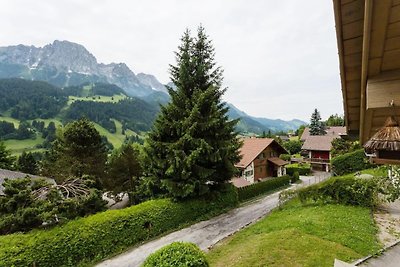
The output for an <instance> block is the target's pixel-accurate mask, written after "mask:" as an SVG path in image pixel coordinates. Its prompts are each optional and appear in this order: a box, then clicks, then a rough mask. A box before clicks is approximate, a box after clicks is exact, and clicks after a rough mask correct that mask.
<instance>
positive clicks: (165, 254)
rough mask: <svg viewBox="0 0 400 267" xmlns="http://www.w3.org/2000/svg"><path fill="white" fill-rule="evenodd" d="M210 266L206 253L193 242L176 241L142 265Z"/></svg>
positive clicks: (144, 266) (155, 253) (149, 266)
mask: <svg viewBox="0 0 400 267" xmlns="http://www.w3.org/2000/svg"><path fill="white" fill-rule="evenodd" d="M176 266H179V267H208V266H209V264H208V262H207V258H206V255H205V254H204V252H202V251H201V250H200V249H199V248H198V247H197V246H196V245H195V244H193V243H184V242H174V243H172V244H169V245H167V246H165V247H163V248H160V249H159V250H157V251H156V252H154V253H152V254H151V255H150V256H149V257H147V259H146V261H145V262H144V264H143V265H142V267H176Z"/></svg>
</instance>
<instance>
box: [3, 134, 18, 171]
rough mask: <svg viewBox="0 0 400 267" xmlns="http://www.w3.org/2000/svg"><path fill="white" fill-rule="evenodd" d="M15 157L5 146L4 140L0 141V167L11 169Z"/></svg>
mask: <svg viewBox="0 0 400 267" xmlns="http://www.w3.org/2000/svg"><path fill="white" fill-rule="evenodd" d="M14 162H15V157H13V156H12V155H11V151H10V150H8V149H7V148H6V145H5V144H4V142H2V141H0V169H9V170H11V169H13V168H14Z"/></svg>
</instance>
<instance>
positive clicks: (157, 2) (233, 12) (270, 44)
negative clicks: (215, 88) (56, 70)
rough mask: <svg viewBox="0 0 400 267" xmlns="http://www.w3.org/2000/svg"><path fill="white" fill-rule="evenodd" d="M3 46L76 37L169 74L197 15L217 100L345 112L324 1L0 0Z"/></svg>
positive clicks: (291, 114) (95, 50) (264, 109)
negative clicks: (214, 70)
mask: <svg viewBox="0 0 400 267" xmlns="http://www.w3.org/2000/svg"><path fill="white" fill-rule="evenodd" d="M0 7H1V8H0V25H1V26H0V46H8V45H16V44H25V45H35V46H40V47H42V46H44V45H46V44H48V43H52V42H53V41H54V40H68V41H71V42H75V43H79V44H82V45H83V46H85V47H86V49H88V50H89V51H90V52H91V53H92V54H93V55H94V56H95V57H96V58H97V60H98V62H99V63H105V64H108V63H111V62H116V63H119V62H124V63H126V64H127V65H128V66H129V67H130V68H131V69H132V70H133V71H134V72H135V73H139V72H144V73H149V74H153V75H155V76H156V77H157V79H158V80H159V81H160V82H162V83H167V82H169V73H168V68H169V64H174V63H175V58H174V51H176V50H177V47H178V45H179V44H180V37H181V36H182V34H183V32H184V31H185V29H186V28H188V29H190V30H191V31H192V33H193V35H194V34H195V33H196V30H197V27H198V26H199V25H200V24H202V25H203V26H204V27H205V29H206V32H207V34H208V35H209V37H210V39H211V40H212V41H213V45H214V47H215V52H216V55H215V60H216V62H217V64H218V65H219V66H221V67H222V68H223V69H224V86H226V87H227V88H228V90H227V92H226V93H225V95H224V100H225V101H228V102H230V103H232V104H234V105H235V106H236V107H237V108H239V109H240V110H243V111H244V112H246V113H247V114H249V115H252V116H256V117H267V118H273V119H278V118H279V119H285V120H290V119H293V118H297V119H302V120H305V121H309V119H310V116H311V113H312V112H313V110H314V109H315V108H317V109H318V110H319V111H320V113H321V116H322V118H323V119H326V118H327V117H329V115H331V114H335V113H338V114H343V104H342V95H341V86H340V76H339V62H338V61H339V59H338V50H337V42H336V35H335V24H334V15H333V5H332V1H330V0H324V1H321V0H307V1H298V0H252V1H245V0H234V1H232V0H197V1H195V0H147V1H138V0H57V1H54V0H40V1H33V0H0Z"/></svg>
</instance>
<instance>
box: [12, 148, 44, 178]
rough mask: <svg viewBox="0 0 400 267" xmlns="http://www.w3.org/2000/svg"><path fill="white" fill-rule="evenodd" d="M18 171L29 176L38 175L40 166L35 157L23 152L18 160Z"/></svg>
mask: <svg viewBox="0 0 400 267" xmlns="http://www.w3.org/2000/svg"><path fill="white" fill-rule="evenodd" d="M17 170H19V171H21V172H24V173H28V174H37V173H38V171H39V165H38V162H37V161H36V159H35V157H34V155H33V154H32V153H30V152H28V153H27V152H25V151H24V152H22V154H21V155H20V156H19V157H18V160H17Z"/></svg>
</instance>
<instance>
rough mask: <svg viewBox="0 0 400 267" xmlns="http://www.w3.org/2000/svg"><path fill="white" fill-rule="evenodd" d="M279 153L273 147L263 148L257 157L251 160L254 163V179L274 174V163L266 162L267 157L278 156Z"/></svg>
mask: <svg viewBox="0 0 400 267" xmlns="http://www.w3.org/2000/svg"><path fill="white" fill-rule="evenodd" d="M280 154H281V153H279V152H278V151H277V150H275V149H274V148H273V147H267V148H266V149H264V150H263V151H262V152H261V153H260V154H259V155H258V157H257V158H256V159H255V160H254V161H253V164H254V180H258V179H262V178H266V177H272V176H273V175H274V172H273V169H274V165H273V164H272V163H270V162H268V159H269V158H273V157H279V155H280Z"/></svg>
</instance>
